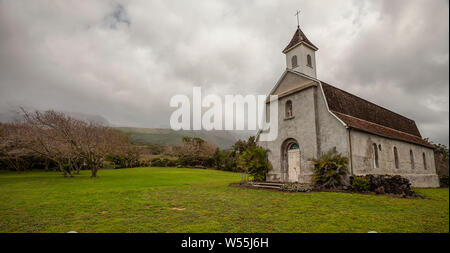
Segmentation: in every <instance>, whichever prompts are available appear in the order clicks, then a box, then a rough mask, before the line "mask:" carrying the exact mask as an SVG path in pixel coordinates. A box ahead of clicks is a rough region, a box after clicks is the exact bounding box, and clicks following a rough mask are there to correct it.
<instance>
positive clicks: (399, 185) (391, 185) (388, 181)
mask: <svg viewBox="0 0 450 253" xmlns="http://www.w3.org/2000/svg"><path fill="white" fill-rule="evenodd" d="M365 178H366V179H367V180H368V181H369V183H370V191H373V192H375V193H377V194H397V195H402V196H403V197H405V196H408V197H417V194H416V193H415V192H414V191H413V190H412V189H411V183H410V182H409V180H408V179H406V178H404V177H401V176H399V175H366V176H365Z"/></svg>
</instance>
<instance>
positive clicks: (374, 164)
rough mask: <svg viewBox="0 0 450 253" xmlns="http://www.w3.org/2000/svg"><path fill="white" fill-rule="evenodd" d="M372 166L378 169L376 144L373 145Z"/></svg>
mask: <svg viewBox="0 0 450 253" xmlns="http://www.w3.org/2000/svg"><path fill="white" fill-rule="evenodd" d="M373 166H374V167H375V168H378V167H379V163H378V147H377V144H376V143H374V144H373Z"/></svg>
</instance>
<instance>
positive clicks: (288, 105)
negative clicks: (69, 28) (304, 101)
mask: <svg viewBox="0 0 450 253" xmlns="http://www.w3.org/2000/svg"><path fill="white" fill-rule="evenodd" d="M285 107H286V118H291V117H292V101H291V100H288V101H287V102H286V105H285Z"/></svg>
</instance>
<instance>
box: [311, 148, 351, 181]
mask: <svg viewBox="0 0 450 253" xmlns="http://www.w3.org/2000/svg"><path fill="white" fill-rule="evenodd" d="M310 161H312V163H313V165H314V174H313V177H312V180H313V183H314V186H315V187H316V188H318V189H338V188H342V187H344V186H348V184H349V178H348V158H347V157H345V156H342V154H340V153H338V152H337V150H336V147H334V148H332V149H330V150H329V151H328V152H327V153H325V154H323V155H321V156H320V157H319V158H317V159H315V158H312V159H310Z"/></svg>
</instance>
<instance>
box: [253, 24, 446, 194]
mask: <svg viewBox="0 0 450 253" xmlns="http://www.w3.org/2000/svg"><path fill="white" fill-rule="evenodd" d="M317 50H318V48H317V47H316V46H315V45H314V44H313V43H311V41H309V40H308V38H307V37H306V36H305V34H304V33H303V32H302V30H301V29H300V27H298V29H297V30H296V32H295V34H294V37H293V38H292V40H291V41H290V42H289V44H288V45H287V46H286V48H285V49H284V50H283V53H284V54H285V55H286V71H285V72H284V73H283V74H282V75H281V77H280V78H279V80H278V81H277V83H276V84H275V86H274V88H273V89H272V91H271V92H270V94H269V95H278V101H277V103H278V137H277V139H276V140H274V141H268V142H266V141H259V138H258V137H259V134H258V136H257V141H258V144H259V145H260V146H261V147H263V148H266V149H268V150H269V151H270V152H269V160H270V162H271V164H272V169H271V170H270V171H269V174H268V177H267V181H271V182H310V181H311V176H312V173H313V170H312V165H311V162H310V161H309V158H317V157H318V156H320V155H321V154H323V153H326V152H327V151H329V150H330V149H331V148H333V147H336V149H337V151H338V152H339V153H341V154H343V155H345V156H347V157H348V160H349V166H348V167H349V172H350V173H351V174H352V175H366V174H391V175H395V174H396V175H401V176H403V177H405V178H408V179H409V180H410V181H411V184H412V185H413V186H415V187H438V186H439V180H438V176H437V174H436V167H435V160H434V152H433V145H431V144H430V143H428V142H427V141H425V140H424V139H422V136H421V134H420V132H419V129H418V128H417V126H416V123H415V122H414V120H411V119H409V118H407V117H404V116H402V115H400V114H397V113H395V112H392V111H390V110H388V109H386V108H383V107H381V106H378V105H376V104H374V103H371V102H369V101H367V100H364V99H362V98H360V97H358V96H355V95H353V94H350V93H348V92H346V91H344V90H341V89H339V88H337V87H335V86H332V85H330V84H327V83H325V82H322V81H320V80H319V79H318V78H317V71H316V55H315V53H316V51H317ZM386 95H387V96H388V95H389V94H386ZM267 103H269V102H267ZM268 105H269V104H267V118H268V119H269V120H270V118H269V108H268Z"/></svg>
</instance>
